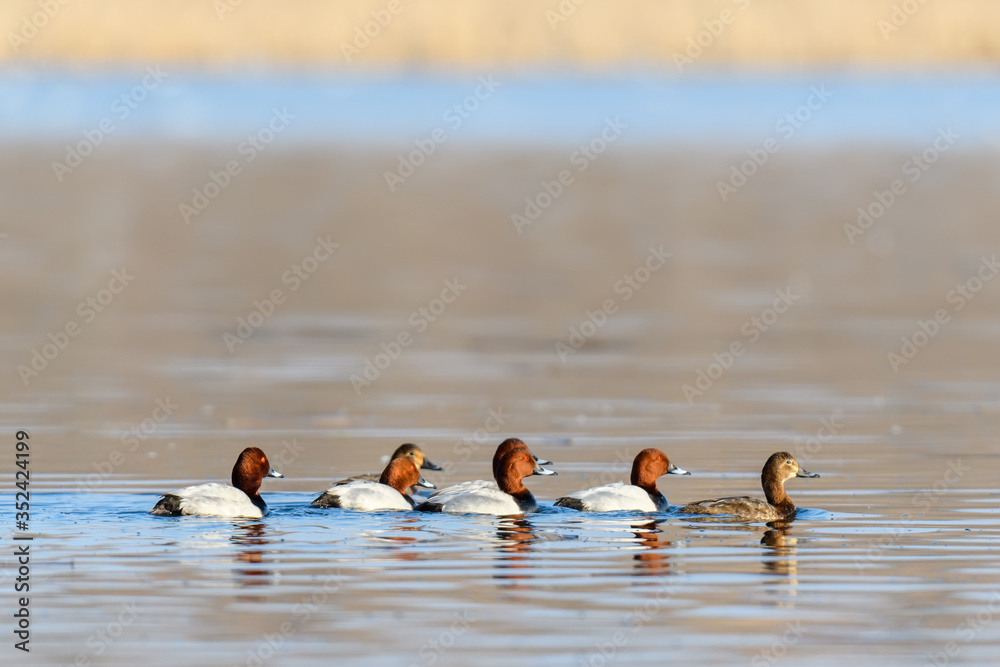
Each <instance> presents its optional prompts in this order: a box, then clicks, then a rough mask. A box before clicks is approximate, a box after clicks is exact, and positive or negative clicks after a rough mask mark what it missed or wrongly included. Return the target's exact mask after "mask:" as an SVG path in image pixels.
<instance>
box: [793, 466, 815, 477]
mask: <svg viewBox="0 0 1000 667" xmlns="http://www.w3.org/2000/svg"><path fill="white" fill-rule="evenodd" d="M795 476H796V477H819V474H817V473H814V472H809V471H808V470H806V469H805V468H799V471H798V472H797V473H795Z"/></svg>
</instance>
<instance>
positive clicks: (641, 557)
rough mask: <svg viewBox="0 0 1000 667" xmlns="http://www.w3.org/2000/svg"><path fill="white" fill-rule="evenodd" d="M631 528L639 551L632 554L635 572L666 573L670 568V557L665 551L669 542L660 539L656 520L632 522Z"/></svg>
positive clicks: (644, 573)
mask: <svg viewBox="0 0 1000 667" xmlns="http://www.w3.org/2000/svg"><path fill="white" fill-rule="evenodd" d="M632 528H633V531H632V533H633V534H634V535H635V537H636V544H637V545H638V548H639V553H637V554H635V555H634V556H632V559H633V560H634V561H635V573H636V574H642V575H651V574H666V573H667V570H668V569H670V557H669V556H668V555H667V553H668V549H669V547H670V546H671V542H669V541H667V540H661V539H660V535H661V534H662V533H661V531H660V529H659V527H658V524H657V522H656V520H655V519H649V520H648V521H643V522H641V523H633V524H632Z"/></svg>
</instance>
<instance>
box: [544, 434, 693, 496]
mask: <svg viewBox="0 0 1000 667" xmlns="http://www.w3.org/2000/svg"><path fill="white" fill-rule="evenodd" d="M690 474H691V473H689V472H688V471H686V470H682V469H681V468H678V467H677V466H675V465H674V464H673V463H671V462H670V460H669V459H668V458H667V455H666V454H664V453H663V452H661V451H660V450H659V449H655V448H649V449H644V450H642V451H641V452H639V453H638V454H637V455H636V457H635V459H634V460H633V461H632V477H631V481H632V483H631V484H625V483H623V482H614V483H612V484H605V485H604V486H596V487H594V488H592V489H584V490H583V491H575V492H573V493H571V494H569V495H567V496H563V497H562V498H560V499H559V500H557V501H556V502H555V504H556V505H558V506H559V507H569V508H570V509H575V510H581V511H584V512H615V511H627V510H638V511H642V512H655V511H657V510H660V511H663V510H666V509H667V507H668V505H667V499H666V498H664V497H663V494H662V493H660V490H659V489H657V488H656V480H657V479H659V478H660V476H661V475H690Z"/></svg>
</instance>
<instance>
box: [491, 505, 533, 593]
mask: <svg viewBox="0 0 1000 667" xmlns="http://www.w3.org/2000/svg"><path fill="white" fill-rule="evenodd" d="M536 539H538V538H536V537H535V532H534V527H533V526H532V525H531V522H530V521H528V520H527V519H525V518H523V517H521V518H513V517H503V518H501V519H500V523H499V524H497V552H498V554H499V557H498V559H497V568H498V570H499V571H498V572H497V573H496V574H494V575H493V578H494V579H501V580H503V581H504V587H506V588H513V589H524V588H528V587H527V586H526V585H524V584H523V583H521V581H522V580H524V579H530V578H531V577H532V575H531V574H530V573H529V572H527V568H529V567H530V556H529V552H530V551H531V550H532V548H531V545H532V544H533V543H534V542H535V540H536Z"/></svg>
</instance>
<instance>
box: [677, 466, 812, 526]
mask: <svg viewBox="0 0 1000 667" xmlns="http://www.w3.org/2000/svg"><path fill="white" fill-rule="evenodd" d="M793 477H810V478H815V477H819V475H817V474H816V473H813V472H809V471H808V470H806V469H805V468H803V467H802V466H800V465H799V462H798V461H796V460H795V457H794V456H792V455H791V454H789V453H788V452H775V453H774V454H771V456H770V457H769V458H768V459H767V462H766V463H765V464H764V468H763V469H762V470H761V471H760V485H761V486H762V487H763V489H764V497H765V498H766V500H761V499H760V498H751V497H750V496H740V497H732V498H718V499H715V500H699V501H698V502H696V503H689V504H687V505H685V506H684V507H682V508H681V510H680V511H681V512H682V513H684V514H713V515H714V514H728V515H731V516H734V517H736V518H738V519H740V520H742V521H780V520H782V519H787V518H790V517H793V516H794V515H795V512H796V510H797V508H796V507H795V504H794V503H792V499H791V498H789V497H788V494H787V493H785V482H786V481H787V480H789V479H792V478H793Z"/></svg>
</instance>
